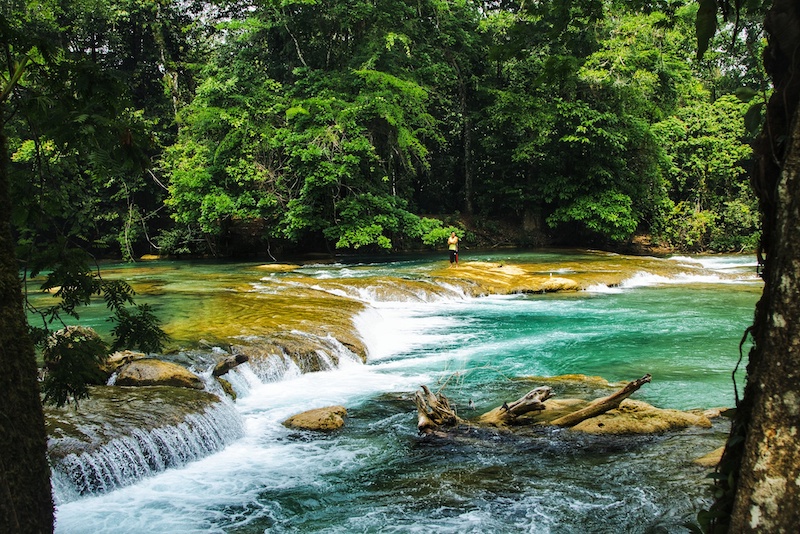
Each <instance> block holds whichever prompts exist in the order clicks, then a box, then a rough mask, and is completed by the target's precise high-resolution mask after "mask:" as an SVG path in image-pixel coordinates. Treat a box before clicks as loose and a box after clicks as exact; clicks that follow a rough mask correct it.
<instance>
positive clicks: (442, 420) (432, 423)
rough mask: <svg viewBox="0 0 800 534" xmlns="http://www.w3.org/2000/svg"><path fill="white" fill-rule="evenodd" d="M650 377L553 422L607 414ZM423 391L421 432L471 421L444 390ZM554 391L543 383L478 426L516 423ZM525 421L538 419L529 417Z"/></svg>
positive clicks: (537, 409)
mask: <svg viewBox="0 0 800 534" xmlns="http://www.w3.org/2000/svg"><path fill="white" fill-rule="evenodd" d="M650 380H651V376H650V375H649V374H646V375H644V376H643V377H642V378H640V379H638V380H634V381H632V382H629V383H628V384H626V385H625V387H623V388H622V389H620V390H619V391H617V392H616V393H614V394H612V395H609V396H608V397H603V398H600V399H596V400H594V401H592V402H591V403H590V404H589V405H588V406H586V407H585V408H582V409H580V410H576V411H574V412H571V413H568V414H566V415H564V416H561V417H559V418H557V419H554V420H553V421H551V422H550V423H544V424H551V425H555V426H562V427H572V426H575V425H577V424H578V423H580V422H581V421H584V420H586V419H590V418H592V417H597V416H598V415H601V414H604V413H606V412H607V411H609V410H613V409H615V408H618V407H619V405H620V403H621V402H622V401H623V400H625V399H627V398H628V397H630V396H631V394H633V393H634V392H635V391H636V390H638V389H639V388H640V387H642V386H643V385H644V384H646V383H648V382H650ZM421 389H422V391H417V392H416V394H415V396H414V402H415V404H416V405H417V428H418V429H419V431H420V432H424V433H432V432H436V431H438V430H439V429H440V428H442V427H445V428H450V427H454V426H457V425H459V424H461V423H470V424H474V423H471V422H469V421H465V420H463V419H461V418H460V417H458V414H457V413H456V411H455V409H454V408H453V407H452V406H451V405H450V401H449V400H448V399H447V397H446V396H445V395H444V394H443V393H438V394H437V393H433V392H432V391H431V390H430V389H429V388H428V387H427V386H424V385H423V386H421ZM553 396H554V393H553V390H552V388H551V387H549V386H540V387H537V388H535V389H532V390H531V391H529V392H528V393H526V394H525V395H524V396H522V397H520V398H519V399H517V400H515V401H513V402H511V403H508V402H504V403H503V405H502V406H499V407H497V408H495V409H493V410H491V411H489V412H486V413H485V414H483V415H482V416H480V417H479V418H478V420H477V421H476V422H475V423H477V424H479V425H490V426H506V425H513V424H515V423H517V419H518V418H519V417H520V416H522V415H525V414H528V413H530V412H540V411H542V410H544V409H546V406H545V404H544V402H545V401H546V400H547V399H549V398H551V397H553ZM525 422H527V423H530V422H535V420H532V419H527V420H525Z"/></svg>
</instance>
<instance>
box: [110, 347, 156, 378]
mask: <svg viewBox="0 0 800 534" xmlns="http://www.w3.org/2000/svg"><path fill="white" fill-rule="evenodd" d="M145 358H147V354H145V353H143V352H134V351H132V350H119V351H117V352H115V353H113V354H111V355H110V356H109V357H108V360H106V362H105V363H104V364H103V365H101V366H100V370H101V371H103V372H104V373H105V374H106V376H111V375H112V374H113V373H114V372H115V371H116V370H117V369H119V368H120V367H122V366H123V365H126V364H129V363H131V362H132V361H134V360H143V359H145Z"/></svg>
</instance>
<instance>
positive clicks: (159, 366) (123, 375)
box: [116, 358, 205, 389]
mask: <svg viewBox="0 0 800 534" xmlns="http://www.w3.org/2000/svg"><path fill="white" fill-rule="evenodd" d="M116 385H118V386H175V387H183V388H192V389H203V388H204V387H205V385H204V384H203V381H202V380H201V379H200V377H199V376H197V375H196V374H194V373H193V372H191V371H189V370H188V369H186V368H184V367H181V366H180V365H177V364H174V363H170V362H165V361H161V360H156V359H154V358H145V359H142V360H135V361H132V362H130V363H128V364H126V365H124V366H123V367H121V368H120V369H119V373H118V374H117V381H116Z"/></svg>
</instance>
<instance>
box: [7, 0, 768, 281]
mask: <svg viewBox="0 0 800 534" xmlns="http://www.w3.org/2000/svg"><path fill="white" fill-rule="evenodd" d="M0 5H2V15H0V47H2V50H3V54H0V63H2V71H3V76H4V79H5V80H6V81H9V80H13V79H14V77H18V78H17V80H16V83H14V84H4V86H8V87H13V91H12V92H11V93H10V94H8V95H5V96H7V98H4V105H3V108H2V128H3V133H4V135H5V136H6V137H7V139H8V158H10V163H9V169H8V172H9V176H10V183H11V188H12V189H11V193H12V199H13V223H14V225H15V232H16V236H17V237H18V243H19V247H18V251H17V254H18V257H19V258H20V259H21V260H22V261H23V262H25V266H26V268H27V269H29V270H30V271H33V272H37V271H38V270H41V269H45V268H48V267H50V266H53V265H56V264H59V263H64V262H66V263H69V261H70V257H71V254H72V251H74V250H75V249H76V248H77V249H81V250H84V251H88V252H90V253H91V254H93V255H99V256H114V255H117V256H120V255H121V256H122V257H125V258H136V257H138V256H139V255H141V254H143V253H161V254H187V253H202V254H214V255H230V254H240V253H243V252H249V253H260V254H272V253H278V252H281V251H312V250H313V251H326V250H327V251H333V250H337V249H338V250H353V249H359V250H367V251H374V250H379V249H387V250H398V249H408V248H415V247H422V246H426V245H427V246H431V245H434V244H439V245H441V244H442V243H444V240H445V238H446V237H445V236H446V235H448V234H449V230H450V229H451V228H454V229H457V230H458V231H459V233H461V234H462V235H464V233H465V232H466V233H467V240H466V241H465V242H466V243H467V244H469V241H470V239H472V240H473V241H476V240H478V239H479V237H478V236H485V235H489V236H493V237H491V238H489V239H495V240H496V241H495V242H494V243H488V244H497V240H498V239H505V240H506V241H507V242H510V243H515V244H526V245H537V244H552V243H555V244H586V243H592V244H598V243H599V244H606V245H614V244H621V243H622V244H624V243H626V242H628V241H630V240H631V238H632V237H633V236H634V235H636V234H648V235H650V236H652V238H653V240H654V241H655V242H658V243H661V244H664V245H666V246H671V247H676V248H679V249H684V250H690V251H701V250H718V251H737V250H742V249H754V248H755V245H756V243H757V239H758V230H757V228H758V227H759V216H758V209H757V205H756V202H755V199H754V196H753V194H752V192H751V190H750V188H749V183H748V180H749V178H748V173H749V170H748V165H749V163H748V162H749V158H750V154H751V149H750V146H749V136H750V134H751V133H752V132H755V131H756V130H757V129H758V128H759V127H760V116H759V113H760V108H761V106H762V105H763V102H764V100H765V98H766V96H767V91H768V84H767V82H766V80H765V78H764V76H763V75H762V70H761V68H760V66H759V65H760V53H761V50H762V48H763V46H764V43H763V37H762V34H761V28H760V25H759V24H760V21H749V20H746V19H744V18H742V19H739V20H737V21H736V25H737V26H738V27H737V28H736V30H738V31H734V29H733V27H732V26H733V24H731V25H730V26H731V27H728V26H724V25H723V26H721V28H720V31H719V32H718V33H717V35H716V37H715V38H714V40H713V41H712V42H711V46H710V47H709V50H708V51H707V52H706V54H705V56H704V57H703V58H702V60H699V59H697V38H696V35H695V32H696V22H695V21H696V18H697V11H698V4H697V3H695V2H694V1H692V0H657V1H624V2H622V1H617V0H574V1H564V0H550V1H547V0H546V1H537V2H525V1H524V0H522V1H504V0H500V1H493V2H480V1H471V0H417V1H414V2H409V1H407V0H370V1H366V0H280V1H278V0H249V1H248V0H211V1H194V0H182V1H177V0H72V1H69V2H67V1H61V0H39V1H35V2H34V1H32V0H2V1H0ZM503 229H506V230H503ZM510 229H513V231H512V230H510ZM503 231H505V232H506V234H508V235H506V236H503V237H501V238H499V237H497V234H498V233H503ZM512 234H513V235H512ZM484 244H487V242H484ZM59 282H62V281H58V280H55V281H54V282H53V284H54V285H58V283H59ZM96 289H97V288H92V291H95V290H96ZM98 291H99V290H98Z"/></svg>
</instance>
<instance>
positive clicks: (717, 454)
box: [692, 445, 725, 467]
mask: <svg viewBox="0 0 800 534" xmlns="http://www.w3.org/2000/svg"><path fill="white" fill-rule="evenodd" d="M724 451H725V446H724V445H723V446H722V447H720V448H718V449H714V450H713V451H711V452H709V453H708V454H706V455H705V456H701V457H700V458H697V459H696V460H694V461H693V462H692V463H693V464H695V465H699V466H701V467H716V466H717V464H719V461H720V460H721V459H722V453H723V452H724Z"/></svg>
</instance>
